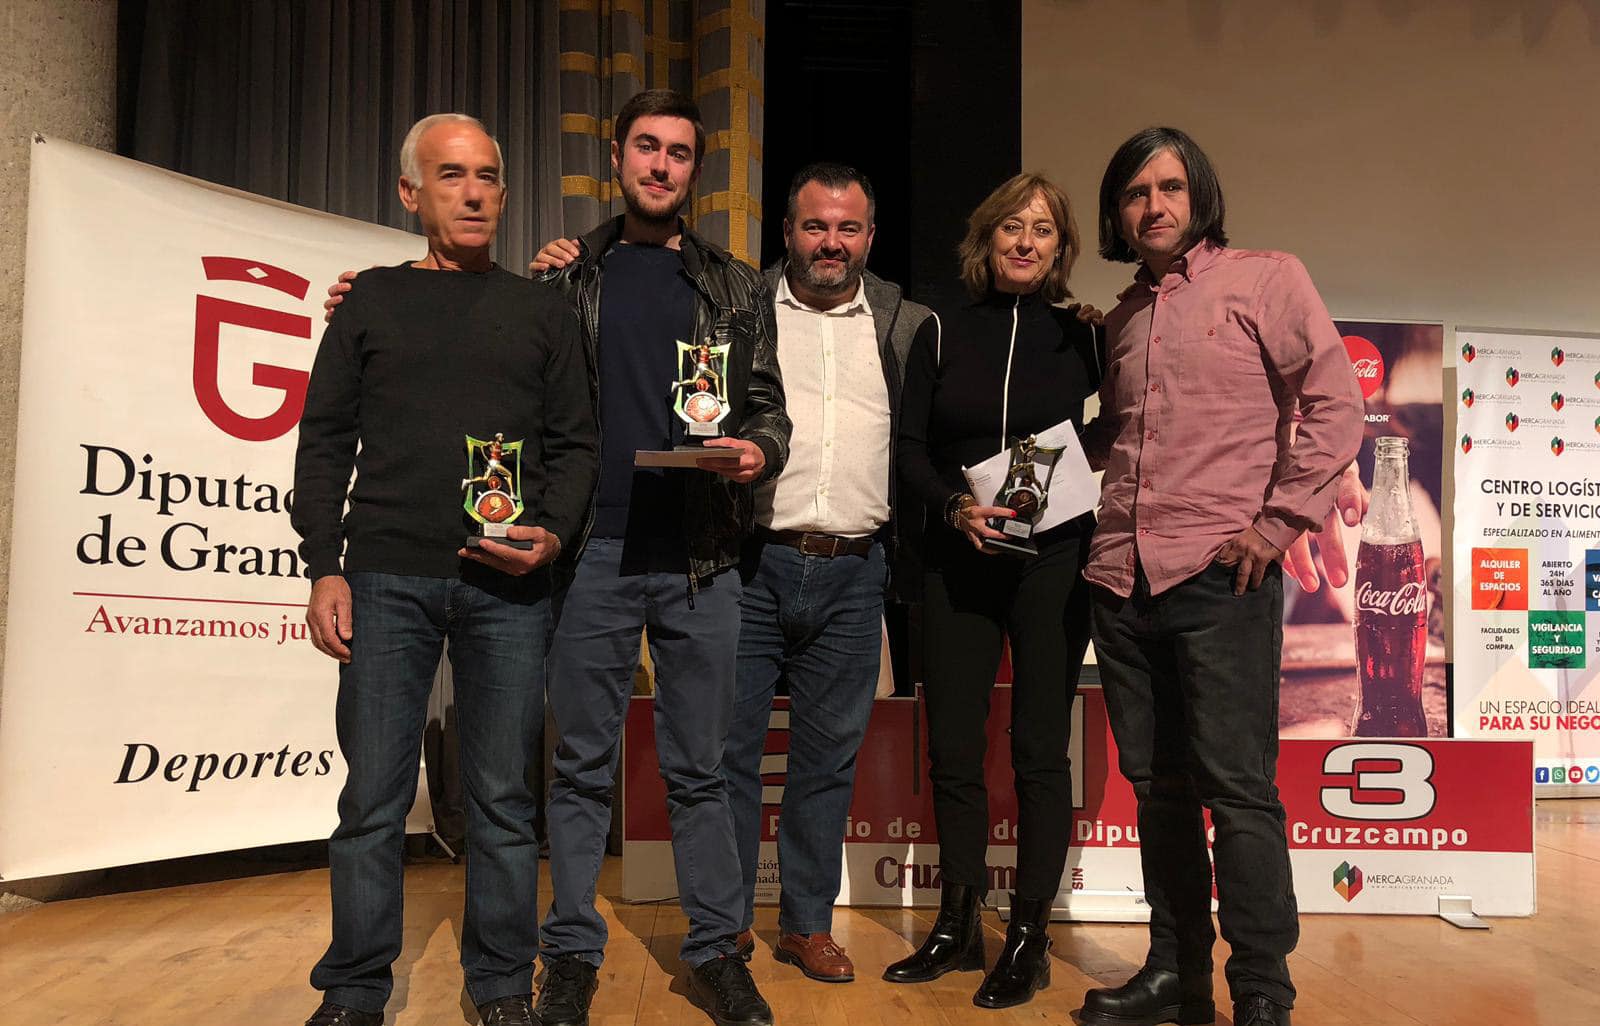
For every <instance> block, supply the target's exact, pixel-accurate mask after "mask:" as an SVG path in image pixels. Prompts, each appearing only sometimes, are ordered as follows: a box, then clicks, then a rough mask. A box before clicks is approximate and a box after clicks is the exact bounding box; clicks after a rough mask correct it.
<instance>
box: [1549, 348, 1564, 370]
mask: <svg viewBox="0 0 1600 1026" xmlns="http://www.w3.org/2000/svg"><path fill="white" fill-rule="evenodd" d="M1550 362H1551V363H1553V364H1555V365H1556V366H1557V367H1559V366H1561V365H1562V364H1563V363H1566V362H1567V354H1566V353H1563V352H1562V351H1561V347H1560V346H1556V347H1555V348H1554V349H1552V350H1550Z"/></svg>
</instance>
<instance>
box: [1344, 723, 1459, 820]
mask: <svg viewBox="0 0 1600 1026" xmlns="http://www.w3.org/2000/svg"><path fill="white" fill-rule="evenodd" d="M1322 772H1323V773H1324V774H1326V775H1328V776H1354V777H1355V782H1354V783H1353V784H1347V785H1345V786H1342V787H1324V788H1323V789H1322V808H1323V809H1324V810H1325V811H1327V812H1328V813H1329V814H1330V815H1334V816H1339V817H1341V818H1344V819H1386V820H1397V819H1421V818H1422V817H1423V816H1426V815H1427V814H1428V813H1430V812H1432V811H1433V806H1434V802H1435V800H1436V798H1437V795H1436V794H1435V792H1434V789H1433V754H1432V753H1431V752H1429V751H1428V750H1427V749H1426V748H1419V747H1417V746H1416V745H1405V744H1390V743H1377V742H1362V743H1358V744H1348V745H1339V746H1338V747H1337V748H1333V749H1330V750H1329V751H1328V754H1327V756H1326V757H1325V758H1324V759H1323V760H1322Z"/></svg>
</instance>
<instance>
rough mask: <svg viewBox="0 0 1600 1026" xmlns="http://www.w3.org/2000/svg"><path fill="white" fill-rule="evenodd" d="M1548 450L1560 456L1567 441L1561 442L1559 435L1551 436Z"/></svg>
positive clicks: (1565, 449)
mask: <svg viewBox="0 0 1600 1026" xmlns="http://www.w3.org/2000/svg"><path fill="white" fill-rule="evenodd" d="M1550 451H1551V452H1553V453H1555V454H1556V455H1557V456H1560V455H1561V454H1562V453H1564V452H1566V451H1567V443H1566V442H1563V441H1562V440H1561V439H1560V437H1556V438H1552V439H1550Z"/></svg>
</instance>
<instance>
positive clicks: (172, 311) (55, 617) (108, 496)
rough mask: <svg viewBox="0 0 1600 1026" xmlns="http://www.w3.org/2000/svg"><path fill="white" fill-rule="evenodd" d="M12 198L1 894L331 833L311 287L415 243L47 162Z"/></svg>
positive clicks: (227, 193) (398, 255)
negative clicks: (312, 507) (94, 872)
mask: <svg viewBox="0 0 1600 1026" xmlns="http://www.w3.org/2000/svg"><path fill="white" fill-rule="evenodd" d="M30 179H31V181H30V189H31V192H30V196H29V207H28V243H27V265H26V295H25V300H24V315H23V344H22V370H21V383H20V395H19V404H18V405H19V414H18V425H17V471H16V492H15V503H14V516H13V527H12V544H11V590H10V605H9V610H8V621H7V624H8V626H7V633H6V661H5V682H4V690H3V691H0V876H3V877H5V878H7V879H17V878H26V877H34V876H41V875H47V874H56V873H63V872H70V871H75V870H81V869H92V868H98V867H103V866H110V865H120V864H127V863H134V862H143V861H149V860H153V859H164V858H171V857H175V856H181V855H190V854H198V853H202V852H210V851H223V850H229V849H236V848H246V847H252V846H257V845H263V844H272V843H279V842H285V841H296V840H306V839H310V838H316V837H325V836H327V835H328V833H329V832H330V831H331V829H332V827H333V824H334V823H335V821H336V810H335V800H336V798H337V795H338V790H339V787H340V785H341V783H342V781H343V779H344V763H343V761H342V759H341V758H340V756H339V751H338V744H337V742H336V740H335V736H334V720H333V700H334V692H335V688H336V685H337V680H338V675H337V666H336V664H335V663H334V662H333V661H332V660H331V659H329V658H327V657H326V656H323V655H321V654H319V653H318V652H316V651H315V650H314V649H313V648H312V647H311V644H310V642H309V641H308V640H307V639H306V634H305V626H304V620H303V616H304V607H305V602H306V598H307V595H308V593H309V582H308V581H307V579H306V577H305V566H304V564H303V563H302V562H301V561H300V558H299V555H298V552H297V551H296V542H297V539H296V537H295V534H294V532H293V530H292V529H291V528H290V526H289V509H290V508H291V507H292V505H293V502H294V496H293V493H292V489H291V485H292V479H293V470H294V449H295V438H296V427H297V425H298V423H299V419H300V412H301V407H302V405H303V404H304V401H305V387H306V380H307V377H308V375H309V372H310V368H311V362H312V357H313V355H314V354H315V352H316V344H317V341H318V339H319V338H320V336H321V329H322V318H321V308H320V299H321V296H322V291H323V286H324V285H325V284H326V283H327V282H330V281H332V280H333V279H334V277H335V276H336V275H337V274H338V273H339V272H340V271H341V270H343V269H346V268H351V267H358V268H359V267H366V266H369V265H371V264H374V263H391V264H392V263H398V262H399V261H401V260H404V259H407V258H410V257H415V256H416V255H417V254H418V253H420V252H421V251H422V246H421V240H419V239H417V238H416V237H414V236H410V235H407V234H405V233H403V232H398V231H393V230H391V229H387V228H379V227H375V226H372V225H367V224H362V223H359V222H356V221H350V220H347V219H344V218H339V217H334V216H331V215H328V214H322V213H318V212H316V211H311V210H305V209H302V208H299V207H293V206H289V205H287V204H284V203H279V202H276V201H273V200H268V199H263V198H261V197H257V196H251V195H248V194H246V193H241V192H236V191H233V190H230V189H224V188H221V187H218V186H214V185H210V184H207V183H205V182H200V181H197V180H195V179H191V178H186V177H183V176H181V175H177V174H173V173H171V172H167V171H163V170H160V169H158V168H154V167H150V166H147V165H144V164H140V163H137V162H135V161H131V160H126V159H123V158H121V157H116V156H112V155H110V154H107V153H102V152H100V151H97V150H92V149H87V148H84V147H81V146H74V145H72V144H70V143H65V142H61V141H58V140H55V139H44V138H41V137H36V138H35V143H34V145H33V147H32V169H31V176H30ZM420 804H421V803H420V802H419V805H420ZM416 817H417V812H416V810H414V812H413V819H414V820H415V819H416ZM414 825H415V823H414Z"/></svg>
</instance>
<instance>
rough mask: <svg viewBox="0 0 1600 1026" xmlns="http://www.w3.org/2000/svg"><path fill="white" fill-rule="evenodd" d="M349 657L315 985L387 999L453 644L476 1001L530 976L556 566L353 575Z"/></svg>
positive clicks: (358, 1005)
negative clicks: (342, 773)
mask: <svg viewBox="0 0 1600 1026" xmlns="http://www.w3.org/2000/svg"><path fill="white" fill-rule="evenodd" d="M348 581H349V584H350V592H351V601H352V605H351V613H352V616H351V620H352V624H351V626H352V630H353V634H354V636H353V637H352V638H351V641H350V653H351V657H350V662H349V663H348V664H346V665H344V666H341V667H340V668H339V695H338V698H337V701H336V703H335V716H336V719H337V725H338V735H339V751H340V752H341V753H342V754H343V756H344V760H345V762H346V763H347V764H348V766H349V776H348V777H347V778H346V780H345V785H344V790H343V791H341V792H340V794H339V827H338V829H337V830H335V831H334V833H333V837H332V838H331V839H330V840H329V842H328V867H329V870H330V877H331V887H332V892H333V942H332V943H331V944H330V945H329V946H328V951H327V953H326V954H325V955H323V956H322V960H321V961H320V962H318V963H317V965H316V968H314V969H312V970H311V985H312V986H313V987H316V988H317V989H318V990H321V991H323V992H324V997H325V998H326V999H327V1000H329V1001H332V1002H334V1003H336V1004H341V1005H346V1006H348V1007H351V1008H355V1009H359V1010H361V1011H365V1012H381V1011H383V1006H384V1004H385V1003H386V1002H387V1001H388V1000H389V993H390V991H391V990H392V989H393V977H392V974H391V971H390V964H391V963H393V962H394V960H395V958H397V957H398V956H399V954H400V947H401V926H402V899H403V895H402V890H401V880H400V878H401V854H402V853H401V847H402V844H403V841H404V836H405V819H406V812H407V811H408V810H409V809H410V808H411V803H412V801H413V800H414V799H415V797H416V788H417V769H418V755H419V752H420V750H421V745H422V727H423V720H424V719H425V717H426V714H427V705H428V693H429V691H430V690H431V688H432V685H433V677H434V671H435V670H436V669H437V668H438V665H439V654H440V652H441V651H442V650H443V647H444V643H445V641H446V640H447V639H448V641H449V642H450V662H451V666H452V668H453V669H454V671H455V673H454V676H455V682H456V717H457V723H458V726H459V729H460V736H461V778H462V786H463V790H464V791H465V792H466V796H467V902H466V916H465V918H464V919H463V921H462V924H461V966H462V969H463V970H464V971H465V975H466V983H467V993H468V994H469V995H470V996H471V997H472V1000H473V1002H474V1003H475V1004H483V1003H484V1002H487V1001H493V1000H494V999H495V998H499V997H505V996H507V995H509V994H526V993H528V992H530V991H531V990H532V989H533V957H534V953H535V951H536V950H537V948H538V943H539V936H538V928H537V925H536V924H537V922H538V901H537V894H536V892H537V888H538V883H539V848H538V844H537V842H536V841H535V839H534V833H533V823H534V816H535V814H536V812H537V808H538V807H537V804H536V803H535V801H534V797H533V795H532V794H531V793H530V792H529V790H528V785H527V771H528V766H529V765H530V763H532V762H533V760H535V759H537V758H538V757H539V753H540V752H541V751H542V750H543V741H542V735H543V730H544V656H545V647H546V643H547V639H548V637H549V632H550V599H549V576H548V574H545V573H538V574H536V575H533V576H530V577H526V578H520V579H519V578H513V577H508V576H506V575H504V574H500V573H497V572H495V571H492V570H489V569H487V568H479V567H469V568H468V569H467V570H466V571H464V572H463V574H462V578H461V579H459V580H448V579H443V578H433V577H402V576H398V575H394V574H377V573H353V574H349V575H348Z"/></svg>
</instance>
